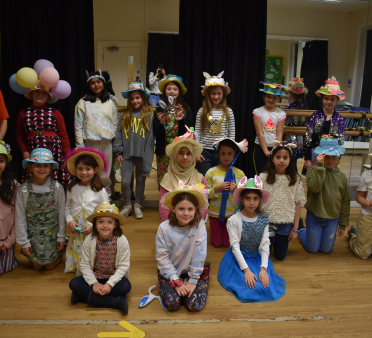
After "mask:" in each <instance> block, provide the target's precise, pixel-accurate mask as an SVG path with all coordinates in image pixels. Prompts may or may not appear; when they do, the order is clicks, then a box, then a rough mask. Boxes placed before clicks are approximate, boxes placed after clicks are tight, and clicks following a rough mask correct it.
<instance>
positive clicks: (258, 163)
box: [253, 144, 272, 176]
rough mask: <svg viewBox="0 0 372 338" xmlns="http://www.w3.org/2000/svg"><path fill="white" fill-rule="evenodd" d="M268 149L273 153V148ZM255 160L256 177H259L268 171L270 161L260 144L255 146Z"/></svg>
mask: <svg viewBox="0 0 372 338" xmlns="http://www.w3.org/2000/svg"><path fill="white" fill-rule="evenodd" d="M267 149H268V150H269V151H271V149H272V147H267ZM253 160H254V169H255V172H256V175H257V176H259V175H260V174H261V173H263V172H264V171H266V167H267V163H268V160H269V158H268V157H267V156H266V155H265V153H264V152H263V150H262V148H261V146H260V145H259V144H255V145H254V153H253Z"/></svg>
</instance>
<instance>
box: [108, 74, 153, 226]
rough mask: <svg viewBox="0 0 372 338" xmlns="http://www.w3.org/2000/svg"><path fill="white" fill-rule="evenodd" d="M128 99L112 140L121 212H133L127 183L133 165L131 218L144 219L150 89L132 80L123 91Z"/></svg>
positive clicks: (150, 142)
mask: <svg viewBox="0 0 372 338" xmlns="http://www.w3.org/2000/svg"><path fill="white" fill-rule="evenodd" d="M121 95H123V97H124V98H125V99H127V98H128V101H129V102H128V105H127V109H125V110H124V112H123V113H122V115H121V116H120V118H119V124H118V125H119V128H118V129H117V131H116V135H115V141H114V153H115V156H116V158H117V160H118V162H119V163H120V164H121V192H122V194H123V200H124V208H123V210H122V211H121V212H120V215H122V216H124V217H127V216H128V215H129V214H130V213H131V212H132V204H131V188H130V183H131V180H132V175H133V171H134V167H136V199H135V201H134V207H133V209H134V218H135V219H141V218H143V213H142V211H141V208H142V207H141V205H140V203H141V201H142V196H143V193H144V192H145V182H146V177H149V176H150V171H151V168H152V161H153V158H154V134H153V125H152V123H153V122H152V119H153V116H154V115H153V112H152V111H151V110H150V109H149V102H148V97H149V96H150V91H149V90H148V89H147V88H146V87H145V85H144V84H143V83H142V82H139V81H134V82H132V83H131V84H130V85H129V88H128V89H127V90H126V91H124V92H122V93H121Z"/></svg>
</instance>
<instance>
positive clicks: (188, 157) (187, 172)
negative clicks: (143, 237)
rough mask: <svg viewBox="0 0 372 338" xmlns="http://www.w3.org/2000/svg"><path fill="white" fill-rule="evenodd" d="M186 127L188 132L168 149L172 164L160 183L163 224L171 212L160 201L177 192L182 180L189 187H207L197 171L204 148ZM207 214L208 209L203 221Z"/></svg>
mask: <svg viewBox="0 0 372 338" xmlns="http://www.w3.org/2000/svg"><path fill="white" fill-rule="evenodd" d="M185 127H186V129H187V130H188V132H187V133H186V134H185V135H183V136H181V137H176V138H175V139H174V140H173V142H172V143H171V144H169V145H167V148H166V152H167V156H169V158H170V162H169V167H168V172H167V173H166V174H165V175H164V178H163V180H162V181H161V183H160V185H161V188H160V195H159V213H160V218H161V220H162V222H164V221H166V220H167V219H168V215H169V213H170V210H169V209H167V208H164V207H163V206H162V204H161V203H160V200H161V198H162V197H163V196H164V195H165V194H166V193H167V192H169V191H174V190H176V189H177V187H178V185H179V181H180V180H182V181H183V182H184V184H187V185H195V184H197V183H201V184H203V185H204V186H207V181H206V179H205V178H204V176H203V175H202V174H200V173H198V171H197V170H196V169H195V163H196V162H195V158H196V157H197V156H199V155H200V154H201V152H202V150H203V147H202V146H201V144H200V143H199V142H197V141H195V135H194V132H193V131H192V130H190V129H189V128H188V127H187V126H185ZM207 214H208V208H206V209H205V210H204V211H203V213H202V217H203V219H205V218H206V216H207Z"/></svg>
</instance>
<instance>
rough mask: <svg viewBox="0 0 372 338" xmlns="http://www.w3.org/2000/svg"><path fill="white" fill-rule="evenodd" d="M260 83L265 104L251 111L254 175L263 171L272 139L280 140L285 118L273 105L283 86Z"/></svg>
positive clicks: (281, 93) (271, 145) (283, 113)
mask: <svg viewBox="0 0 372 338" xmlns="http://www.w3.org/2000/svg"><path fill="white" fill-rule="evenodd" d="M260 83H263V85H264V88H263V89H260V91H261V92H263V93H264V94H263V99H264V102H265V104H264V105H263V106H262V107H260V108H256V109H255V110H254V111H253V123H254V127H255V129H256V134H257V136H256V140H255V141H254V142H255V144H254V152H253V159H254V167H255V171H256V175H259V174H261V173H262V172H263V171H265V169H266V166H267V162H268V159H269V158H270V151H271V149H272V147H273V141H274V140H279V141H281V140H282V137H283V132H284V123H285V118H286V114H285V112H284V111H282V110H280V109H279V108H277V107H276V106H275V105H276V103H277V102H278V99H279V96H280V95H283V94H284V93H283V92H282V88H283V86H282V85H279V84H275V83H271V82H262V81H260Z"/></svg>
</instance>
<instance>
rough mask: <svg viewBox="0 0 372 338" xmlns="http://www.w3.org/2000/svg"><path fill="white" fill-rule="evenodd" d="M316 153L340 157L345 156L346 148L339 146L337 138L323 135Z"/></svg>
mask: <svg viewBox="0 0 372 338" xmlns="http://www.w3.org/2000/svg"><path fill="white" fill-rule="evenodd" d="M314 153H315V154H326V155H329V156H338V157H340V156H341V155H343V154H345V148H344V147H343V146H340V145H339V144H338V139H337V137H336V136H333V135H323V136H322V138H321V139H320V144H319V147H316V148H315V150H314Z"/></svg>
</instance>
